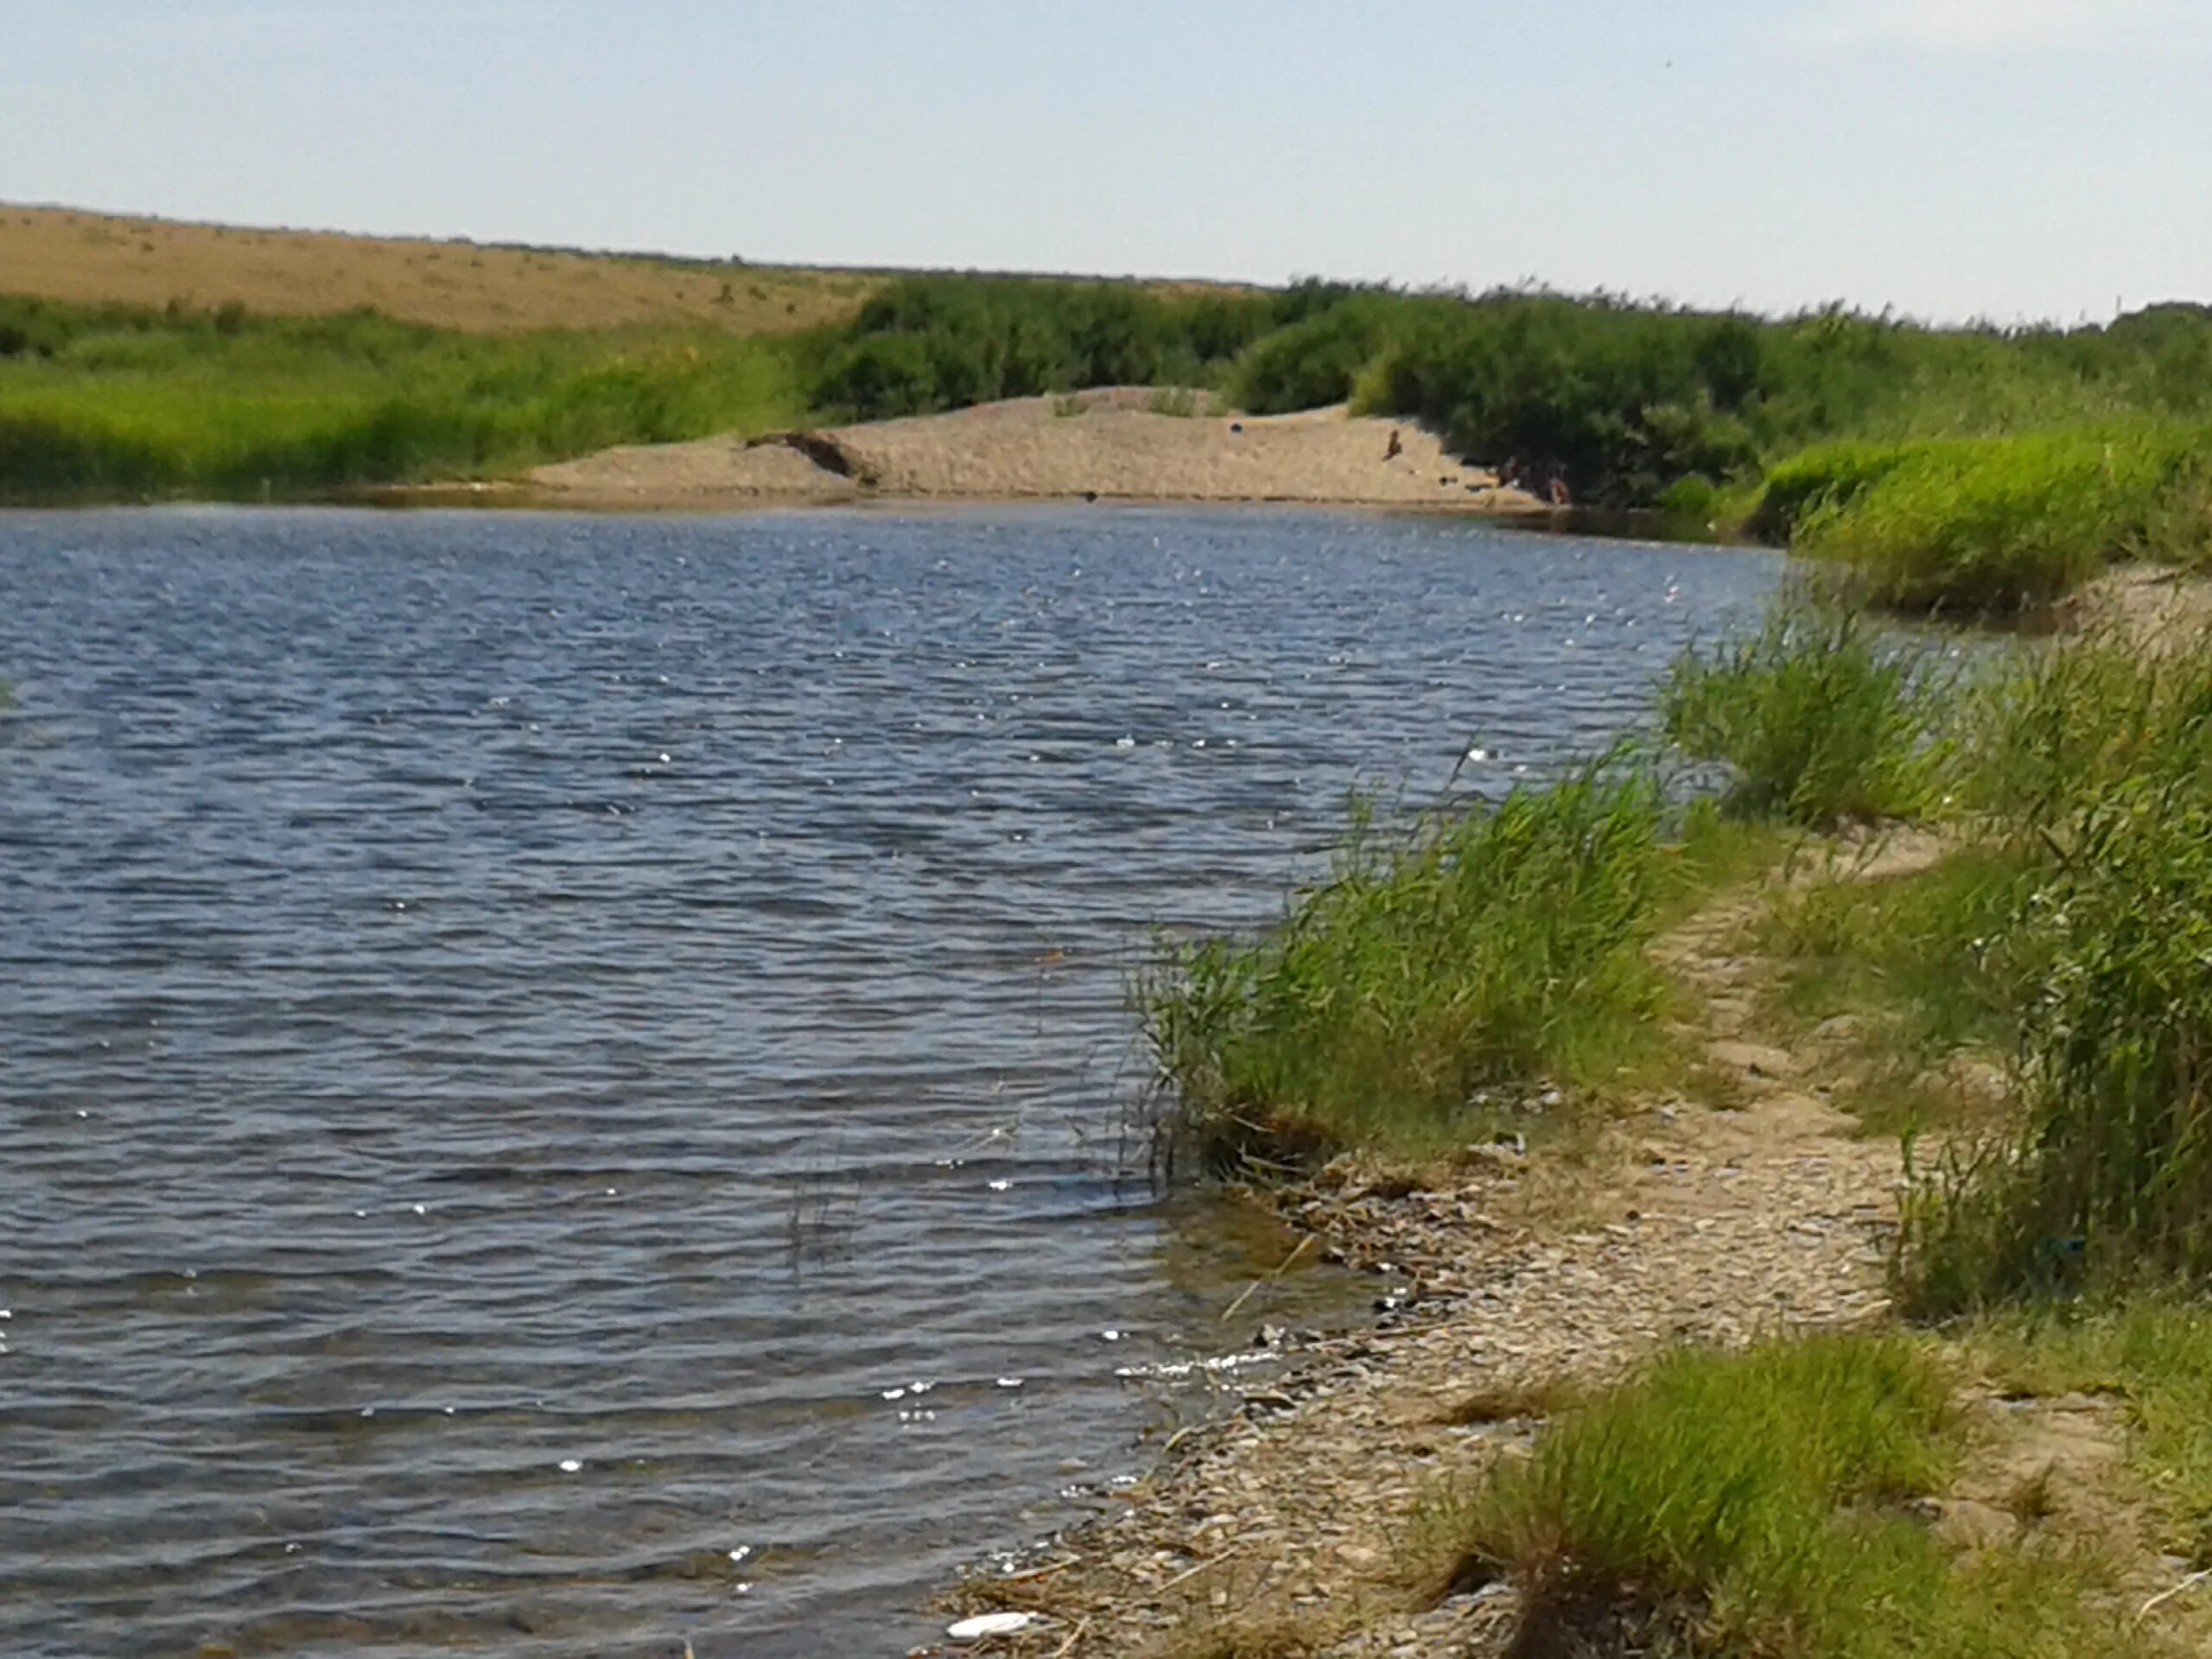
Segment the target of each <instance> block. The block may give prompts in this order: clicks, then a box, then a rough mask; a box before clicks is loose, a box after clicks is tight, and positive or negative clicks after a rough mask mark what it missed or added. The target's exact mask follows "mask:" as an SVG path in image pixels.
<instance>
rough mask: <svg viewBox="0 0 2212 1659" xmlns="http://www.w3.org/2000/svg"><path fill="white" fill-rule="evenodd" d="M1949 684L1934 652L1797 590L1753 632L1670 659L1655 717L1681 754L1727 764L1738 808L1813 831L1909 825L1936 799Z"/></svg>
mask: <svg viewBox="0 0 2212 1659" xmlns="http://www.w3.org/2000/svg"><path fill="white" fill-rule="evenodd" d="M1946 679H1947V676H1946V675H1945V674H1944V673H1943V672H1942V671H1941V670H1940V669H1939V667H1938V664H1937V658H1936V654H1935V653H1934V652H1930V651H1928V650H1926V649H1922V650H1918V651H1915V650H1912V649H1909V648H1906V647H1904V646H1901V645H1899V644H1898V643H1897V641H1895V640H1891V639H1884V638H1882V637H1881V636H1880V635H1879V634H1878V632H1876V631H1875V630H1874V628H1873V627H1872V626H1870V625H1869V624H1868V623H1867V622H1866V621H1865V620H1863V619H1862V618H1861V617H1859V615H1857V614H1855V613H1853V612H1851V611H1849V610H1847V609H1846V608H1844V607H1840V606H1837V605H1834V604H1829V603H1825V602H1821V601H1817V600H1815V599H1810V598H1808V597H1807V596H1805V595H1802V594H1799V595H1793V596H1792V597H1790V598H1789V599H1787V600H1785V601H1783V602H1782V603H1780V604H1778V605H1777V606H1776V607H1773V608H1771V609H1770V611H1769V613H1768V615H1767V617H1766V620H1765V622H1764V626H1762V627H1761V628H1760V630H1759V632H1758V633H1756V634H1753V635H1751V636H1749V637H1747V638H1738V639H1731V640H1726V641H1723V642H1722V643H1721V644H1720V645H1718V646H1716V647H1715V648H1713V650H1711V651H1709V652H1694V651H1693V652H1684V653H1683V654H1682V655H1681V656H1680V657H1678V658H1675V662H1674V663H1673V664H1672V665H1671V666H1670V668H1669V671H1668V675H1667V678H1666V680H1665V682H1664V683H1663V684H1662V688H1661V690H1660V697H1659V706H1660V716H1661V721H1662V727H1663V728H1664V730H1665V733H1666V735H1667V737H1668V739H1669V741H1671V742H1673V743H1674V744H1675V746H1676V747H1679V748H1681V750H1682V751H1683V752H1684V753H1687V754H1689V755H1690V756H1692V757H1693V758H1694V759H1697V760H1715V761H1725V762H1726V763H1727V765H1728V766H1730V767H1731V768H1732V773H1733V783H1732V786H1731V788H1730V791H1729V800H1730V802H1731V804H1732V805H1733V806H1735V807H1737V808H1738V809H1739V810H1742V811H1744V812H1746V813H1749V814H1752V815H1761V814H1773V815H1777V816H1780V817H1783V818H1786V819H1788V820H1789V821H1790V822H1793V823H1801V824H1804V825H1807V826H1808V827H1812V828H1827V827H1830V826H1833V825H1834V824H1835V823H1839V822H1841V821H1844V820H1850V819H1855V820H1872V819H1880V818H1910V817H1919V816H1921V815H1922V814H1923V813H1924V812H1925V811H1926V810H1928V809H1929V805H1930V804H1931V803H1932V801H1933V800H1934V798H1935V795H1936V786H1937V779H1938V776H1939V763H1940V760H1941V759H1942V747H1941V746H1940V744H1938V742H1937V741H1936V733H1937V730H1938V728H1939V726H1940V720H1939V715H1938V710H1939V709H1940V706H1941V704H1942V699H1943V696H1944V693H1945V691H1946V690H1947V686H1946V683H1945V682H1946Z"/></svg>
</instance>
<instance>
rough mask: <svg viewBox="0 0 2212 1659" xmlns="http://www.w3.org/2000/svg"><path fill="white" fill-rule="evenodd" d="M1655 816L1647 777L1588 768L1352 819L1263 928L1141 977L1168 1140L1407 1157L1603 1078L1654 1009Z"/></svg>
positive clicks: (1227, 1149) (1250, 1160) (1310, 1157)
mask: <svg viewBox="0 0 2212 1659" xmlns="http://www.w3.org/2000/svg"><path fill="white" fill-rule="evenodd" d="M1662 821H1663V806H1662V801H1661V798H1660V796H1659V793H1658V791H1657V789H1656V786H1655V785H1653V784H1652V783H1651V782H1650V781H1649V779H1647V778H1645V777H1644V776H1643V775H1641V774H1639V773H1636V772H1629V771H1624V770H1621V769H1618V768H1616V767H1613V766H1607V765H1603V764H1595V765H1592V766H1588V767H1586V769H1584V770H1583V771H1581V772H1578V773H1576V774H1574V775H1573V776H1571V777H1569V778H1567V779H1563V780H1561V781H1560V782H1558V783H1556V784H1554V785H1550V786H1548V787H1546V788H1541V789H1523V790H1518V791H1515V792H1514V793H1513V794H1512V795H1510V796H1509V797H1508V798H1506V799H1504V800H1503V801H1502V802H1500V803H1498V804H1497V805H1495V806H1494V807H1478V808H1476V809H1474V810H1468V811H1464V812H1459V811H1453V812H1438V813H1433V814H1430V815H1428V816H1427V817H1424V818H1422V819H1421V821H1420V822H1419V823H1417V824H1416V825H1415V826H1414V828H1413V829H1412V830H1411V831H1410V832H1408V833H1404V834H1394V833H1392V832H1390V831H1389V830H1387V829H1385V828H1384V827H1383V825H1382V824H1381V823H1378V822H1377V821H1376V818H1375V817H1374V815H1373V813H1372V811H1371V810H1370V809H1368V808H1364V807H1363V808H1362V809H1360V810H1358V811H1357V812H1356V814H1355V817H1354V820H1353V823H1352V826H1351V832H1350V834H1349V836H1348V837H1347V838H1346V840H1345V842H1344V845H1343V847H1342V849H1341V850H1340V851H1339V853H1338V857H1337V860H1336V862H1335V866H1334V868H1333V869H1332V872H1331V873H1330V874H1329V876H1328V878H1327V879H1326V880H1324V881H1322V882H1321V883H1320V884H1319V885H1318V886H1315V887H1312V888H1309V889H1307V890H1306V891H1304V892H1302V893H1300V894H1298V895H1297V896H1296V898H1295V899H1294V901H1293V903H1292V905H1291V907H1290V910H1289V913H1288V914H1287V915H1286V916H1285V917H1284V918H1283V919H1282V920H1281V922H1279V923H1277V924H1276V925H1274V926H1273V927H1272V928H1269V929H1268V930H1267V931H1264V932H1262V934H1260V935H1259V936H1257V937H1256V938H1242V939H1239V938H1213V939H1207V940H1204V941H1201V942H1199V943H1198V944H1190V945H1186V946H1182V947H1179V948H1175V949H1172V950H1169V951H1168V952H1167V953H1166V957H1165V959H1164V960H1163V961H1162V962H1161V963H1160V964H1159V965H1158V966H1157V967H1156V968H1155V969H1154V971H1153V972H1151V973H1150V974H1149V975H1147V976H1146V977H1145V978H1143V979H1142V980H1141V982H1140V983H1139V985H1138V988H1137V1002H1138V1006H1139V1009H1140V1012H1141V1014H1142V1016H1143V1020H1144V1025H1145V1029H1146V1033H1147V1037H1148V1039H1149V1040H1150V1042H1151V1045H1152V1048H1153V1052H1154V1058H1155V1061H1156V1064H1157V1066H1158V1069H1159V1072H1160V1076H1161V1077H1163V1078H1164V1079H1165V1080H1166V1082H1167V1083H1169V1084H1172V1085H1173V1090H1174V1093H1175V1097H1176V1101H1177V1109H1176V1113H1175V1116H1174V1117H1173V1122H1172V1123H1171V1124H1170V1125H1169V1130H1170V1133H1171V1135H1172V1136H1173V1140H1174V1141H1176V1142H1177V1143H1178V1144H1179V1145H1181V1146H1183V1147H1186V1148H1188V1149H1190V1150H1192V1151H1193V1152H1195V1153H1196V1154H1197V1155H1198V1158H1199V1159H1200V1160H1202V1161H1203V1162H1204V1164H1205V1166H1208V1167H1210V1168H1212V1169H1215V1170H1217V1171H1225V1170H1232V1169H1236V1168H1239V1167H1243V1166H1249V1165H1251V1164H1255V1163H1260V1164H1293V1165H1295V1164H1302V1163H1306V1162H1311V1161H1315V1160H1319V1159H1323V1158H1325V1157H1327V1156H1330V1155H1332V1154H1334V1153H1336V1152H1338V1151H1341V1150H1344V1149H1346V1148H1349V1147H1369V1148H1372V1149H1376V1150H1380V1151H1383V1152H1384V1153H1385V1154H1389V1155H1395V1156H1400V1157H1404V1158H1408V1159H1410V1160H1414V1161H1423V1160H1427V1159H1430V1158H1433V1157H1434V1156H1437V1155H1439V1154H1442V1153H1444V1152H1446V1151H1447V1150H1449V1149H1450V1148H1451V1147H1453V1146H1455V1145H1456V1144H1458V1143H1459V1142H1460V1141H1465V1139H1466V1138H1467V1137H1468V1136H1469V1135H1471V1134H1472V1133H1474V1132H1476V1131H1477V1130H1478V1128H1480V1127H1481V1125H1482V1122H1483V1117H1482V1113H1483V1107H1482V1104H1481V1103H1480V1101H1479V1100H1478V1096H1480V1095H1481V1094H1482V1092H1483V1091H1484V1090H1486V1089H1488V1088H1491V1087H1495V1086H1497V1085H1505V1084H1517V1083H1522V1082H1527V1081H1529V1080H1532V1079H1535V1078H1537V1077H1551V1078H1554V1079H1558V1080H1561V1081H1573V1080H1576V1079H1580V1078H1593V1077H1607V1076H1610V1075H1611V1072H1612V1071H1613V1070H1614V1069H1615V1068H1616V1067H1618V1065H1620V1064H1621V1063H1623V1062H1624V1060H1625V1059H1626V1058H1628V1057H1629V1055H1630V1053H1631V1052H1633V1051H1634V1050H1635V1049H1636V1048H1637V1046H1639V1045H1641V1044H1643V1043H1645V1042H1647V1041H1649V1037H1648V1034H1647V1033H1646V1030H1645V1026H1646V1022H1647V1021H1648V1020H1649V1016H1650V1015H1651V1014H1654V1013H1655V1012H1656V1010H1657V1008H1658V1007H1659V1006H1660V1003H1661V1001H1662V998H1663V995H1664V994H1665V988H1664V984H1663V982H1662V979H1661V978H1660V976H1659V975H1658V973H1657V970H1656V969H1654V968H1653V967H1652V966H1651V965H1650V964H1649V963H1647V962H1646V961H1645V960H1644V957H1643V951H1642V949H1641V946H1642V944H1643V940H1644V939H1645V938H1646V937H1647V936H1648V933H1649V928H1650V925H1651V920H1652V917H1653V915H1654V912H1655V906H1656V903H1657V902H1658V899H1659V898H1660V896H1661V894H1662V892H1663V890H1664V887H1665V884H1666V881H1667V880H1668V872H1667V870H1666V861H1665V857H1664V855H1663V853H1662V843H1661V834H1660V832H1661V828H1662Z"/></svg>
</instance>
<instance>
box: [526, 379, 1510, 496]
mask: <svg viewBox="0 0 2212 1659" xmlns="http://www.w3.org/2000/svg"><path fill="white" fill-rule="evenodd" d="M1202 397H1203V395H1202V394H1192V393H1163V392H1158V391H1153V390H1151V389H1149V388H1146V387H1113V388H1107V389H1103V390H1100V391H1088V392H1081V393H1076V394H1071V395H1068V396H1064V397H1023V398H1015V399H1012V400H1009V401H1007V402H1003V403H995V404H982V405H979V406H978V407H976V408H974V409H968V410H959V411H957V412H956V413H952V414H947V415H929V416H915V417H912V418H908V419H904V420H894V421H882V422H876V423H870V424H867V425H861V426H846V427H835V428H825V429H819V430H810V431H804V432H796V433H779V434H776V435H772V436H769V437H766V438H755V439H751V440H747V439H743V438H738V437H716V438H707V439H702V440H700V441H699V442H692V443H672V444H654V445H646V446H640V447H636V448H620V449H610V450H607V451H605V452H603V453H601V454H595V455H588V456H585V457H583V458H582V459H580V460H576V461H563V462H561V463H560V464H558V465H556V466H550V467H540V468H538V469H537V471H536V472H534V473H532V474H531V475H530V479H529V484H530V486H531V488H532V490H533V492H534V493H537V495H539V496H540V497H541V498H543V499H544V500H545V501H546V502H547V504H548V505H568V506H588V507H614V508H646V507H690V508H709V507H717V506H742V505H785V504H793V505H795V504H804V503H815V502H821V503H829V502H844V501H855V500H862V499H914V500H1021V499H1077V500H1082V499H1101V500H1153V501H1216V502H1258V501H1276V502H1303V503H1311V504H1314V505H1360V506H1393V507H1421V508H1442V509H1451V510H1453V511H1458V512H1487V513H1522V512H1531V511H1536V510H1539V509H1540V507H1541V504H1540V503H1539V502H1538V501H1537V500H1536V499H1535V497H1533V496H1531V495H1529V494H1528V493H1525V492H1522V491H1520V490H1517V489H1507V488H1503V487H1501V486H1499V484H1498V481H1497V477H1496V475H1495V474H1492V473H1491V472H1489V471H1487V470H1485V469H1484V468H1481V467H1470V466H1467V465H1465V463H1463V462H1461V461H1457V460H1455V459H1453V458H1452V456H1450V455H1448V454H1446V453H1445V450H1444V447H1443V445H1442V443H1441V442H1440V441H1439V440H1438V439H1437V438H1436V437H1435V436H1434V435H1433V434H1431V433H1429V432H1427V431H1424V430H1423V429H1421V428H1420V427H1417V426H1414V425H1413V424H1411V423H1407V422H1403V421H1395V420H1389V419H1382V418H1376V417H1369V416H1354V415H1351V414H1350V413H1349V412H1348V411H1347V410H1344V408H1343V407H1341V406H1338V407H1336V408H1332V409H1322V410H1311V411H1308V412H1306V413H1303V414H1298V415H1280V416H1247V415H1237V414H1234V413H1231V412H1228V411H1214V410H1209V409H1207V408H1206V407H1205V404H1204V403H1203V401H1202ZM1184 410H1192V411H1194V412H1181V411H1184ZM1170 411H1175V412H1170Z"/></svg>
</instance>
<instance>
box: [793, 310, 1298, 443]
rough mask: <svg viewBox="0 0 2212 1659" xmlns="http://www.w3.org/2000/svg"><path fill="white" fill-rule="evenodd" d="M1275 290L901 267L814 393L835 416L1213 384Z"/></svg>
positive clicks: (1261, 321)
mask: <svg viewBox="0 0 2212 1659" xmlns="http://www.w3.org/2000/svg"><path fill="white" fill-rule="evenodd" d="M1282 298H1283V296H1259V295H1255V296H1249V297H1239V296H1227V295H1207V296H1198V297H1189V298H1185V297H1170V296H1162V295H1160V294H1156V293H1154V292H1151V291H1149V290H1147V289H1141V288H1138V287H1135V286H1133V285H1129V284H1125V283H1071V282H1046V281H1039V280H1032V279H1027V278H1012V277H902V278H900V279H899V280H898V281H897V282H894V283H891V284H890V285H889V286H888V287H887V288H886V289H884V290H883V291H882V292H881V293H880V294H878V295H877V296H875V297H874V298H873V299H871V300H870V301H869V302H868V303H867V305H865V306H863V307H862V308H861V314H860V316H859V317H858V319H857V320H856V321H855V322H854V324H853V326H852V327H851V329H850V330H849V333H848V335H847V337H846V338H845V339H844V340H842V342H841V343H840V344H838V345H837V346H836V347H835V348H834V349H832V350H831V351H830V352H829V355H828V357H827V359H826V360H825V361H824V362H823V365H822V367H821V370H820V372H819V373H818V374H817V377H816V379H815V383H814V388H813V397H814V402H815V404H817V406H818V407H819V408H820V409H822V410H824V411H825V412H827V413H828V414H829V415H830V416H834V417H836V418H841V419H854V420H881V419H886V418H888V417H891V416H900V415H925V414H931V413H934V412H936V411H938V410H948V409H959V408H963V407H966V406H968V405H969V404H981V403H990V402H993V401H995V400H996V399H999V398H1002V397H1035V396H1038V395H1039V394H1041V393H1045V392H1054V391H1072V390H1077V389H1079V388H1082V387H1085V386H1103V385H1162V384H1183V385H1205V384H1211V382H1212V381H1213V380H1215V379H1217V378H1218V377H1219V374H1220V372H1222V371H1223V370H1224V368H1225V367H1226V365H1227V363H1228V361H1229V359H1230V357H1231V356H1232V355H1233V354H1234V353H1236V352H1238V351H1241V350H1242V349H1243V347H1244V346H1246V345H1247V344H1248V343H1249V341H1250V340H1253V339H1254V338H1255V337H1256V336H1257V335H1258V334H1259V333H1260V332H1261V331H1262V329H1263V328H1265V327H1267V326H1268V319H1269V317H1270V315H1271V314H1272V312H1273V309H1274V307H1275V306H1276V305H1277V304H1278V303H1279V302H1281V299H1282Z"/></svg>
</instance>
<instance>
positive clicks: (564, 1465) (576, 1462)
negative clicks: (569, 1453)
mask: <svg viewBox="0 0 2212 1659" xmlns="http://www.w3.org/2000/svg"><path fill="white" fill-rule="evenodd" d="M583 1466H584V1465H583V1463H582V1460H581V1459H576V1458H563V1459H561V1472H562V1473H563V1474H564V1475H573V1474H575V1473H576V1472H577V1471H580V1470H581V1469H582V1467H583Z"/></svg>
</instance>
